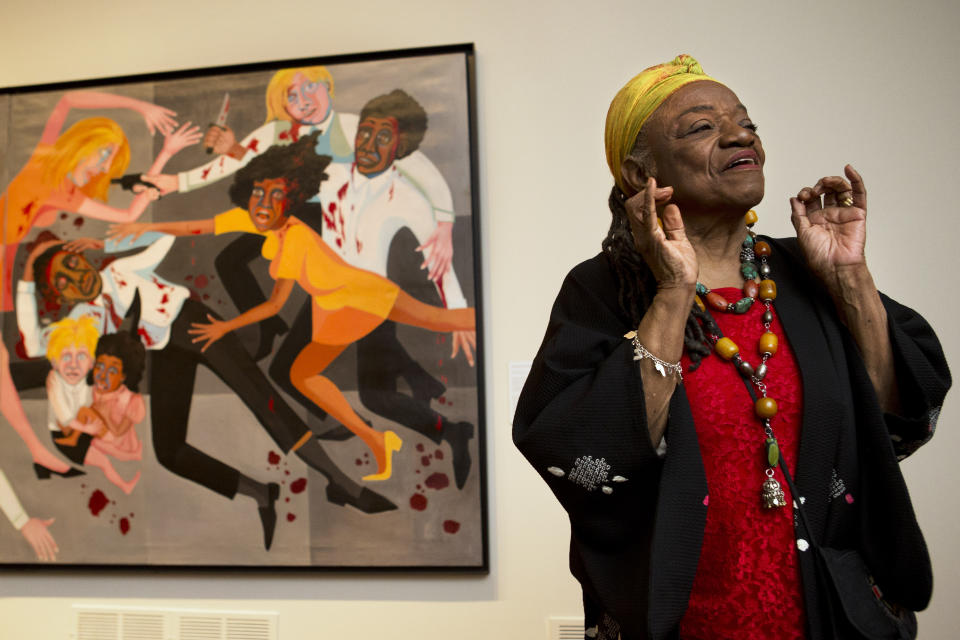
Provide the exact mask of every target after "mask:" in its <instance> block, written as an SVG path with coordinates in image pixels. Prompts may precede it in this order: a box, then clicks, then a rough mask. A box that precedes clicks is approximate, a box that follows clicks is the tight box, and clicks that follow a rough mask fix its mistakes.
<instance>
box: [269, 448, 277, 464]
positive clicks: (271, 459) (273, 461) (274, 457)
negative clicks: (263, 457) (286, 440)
mask: <svg viewBox="0 0 960 640" xmlns="http://www.w3.org/2000/svg"><path fill="white" fill-rule="evenodd" d="M267 462H269V463H270V464H274V465H276V464H280V454H279V453H277V452H276V451H271V452H270V453H268V454H267Z"/></svg>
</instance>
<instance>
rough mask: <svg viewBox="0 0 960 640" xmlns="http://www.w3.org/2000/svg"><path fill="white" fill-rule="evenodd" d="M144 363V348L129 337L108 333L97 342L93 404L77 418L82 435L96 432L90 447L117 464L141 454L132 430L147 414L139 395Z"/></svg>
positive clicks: (135, 339)
mask: <svg viewBox="0 0 960 640" xmlns="http://www.w3.org/2000/svg"><path fill="white" fill-rule="evenodd" d="M145 363H146V350H145V349H144V348H143V344H141V342H140V341H139V340H138V339H137V338H134V337H133V336H132V335H130V334H129V333H126V332H120V333H111V334H109V335H105V336H103V337H101V338H100V340H99V342H97V360H96V363H95V364H94V366H93V404H92V405H90V406H89V407H83V408H82V409H80V411H79V412H78V414H77V417H78V419H79V420H80V421H81V422H83V423H85V427H86V428H85V429H84V430H85V431H87V432H88V433H89V432H92V431H94V430H96V432H97V437H96V438H95V439H94V441H93V445H92V446H93V447H94V448H96V449H98V450H100V451H101V452H103V453H105V454H106V455H109V456H113V457H114V458H116V459H117V460H140V459H141V457H142V454H143V443H141V442H140V438H139V437H138V436H137V432H136V429H134V426H135V425H137V424H139V423H140V422H143V418H144V417H145V416H146V414H147V410H146V406H145V405H144V403H143V396H142V395H140V393H139V384H140V379H141V378H142V377H143V368H144V364H145Z"/></svg>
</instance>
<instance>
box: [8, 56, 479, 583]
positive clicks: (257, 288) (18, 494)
mask: <svg viewBox="0 0 960 640" xmlns="http://www.w3.org/2000/svg"><path fill="white" fill-rule="evenodd" d="M475 138H476V133H475V119H474V76H473V47H472V45H455V46H446V47H433V48H426V49H417V50H404V51H392V52H386V53H368V54H360V55H344V56H333V57H326V58H317V59H303V60H285V61H280V62H270V63H262V64H255V65H243V66H236V67H226V68H216V69H200V70H192V71H180V72H175V73H162V74H153V75H149V76H137V77H123V78H111V79H102V80H90V81H83V82H73V83H67V84H58V85H45V86H29V87H10V88H6V89H0V149H2V152H0V186H2V189H3V191H2V194H0V208H2V215H3V220H2V233H3V253H2V263H0V265H2V272H3V280H2V284H0V299H2V303H3V310H2V311H3V313H2V336H3V340H2V358H0V360H2V362H0V409H2V417H0V507H2V510H3V512H4V514H5V516H6V517H5V518H2V519H0V563H2V564H7V565H22V566H46V565H49V564H54V565H61V566H62V565H84V566H88V565H97V566H128V567H129V566H144V565H148V566H162V567H193V568H196V567H214V568H215V567H230V568H234V567H269V568H277V567H290V568H296V567H300V568H328V569H448V570H460V571H469V570H476V571H485V570H487V568H488V560H487V524H486V523H487V516H486V490H485V478H484V444H483V443H484V399H483V357H482V353H483V351H482V346H483V343H482V339H481V331H480V318H481V315H482V314H481V313H480V291H481V287H480V280H479V278H480V261H479V246H480V245H479V242H478V238H479V226H478V224H479V210H478V199H477V161H476V143H475ZM8 521H9V522H8Z"/></svg>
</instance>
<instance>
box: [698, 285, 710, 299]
mask: <svg viewBox="0 0 960 640" xmlns="http://www.w3.org/2000/svg"><path fill="white" fill-rule="evenodd" d="M709 292H710V290H709V289H707V288H706V287H705V286H704V285H702V284H700V283H699V282H698V283H697V295H699V296H705V295H707V294H708V293H709Z"/></svg>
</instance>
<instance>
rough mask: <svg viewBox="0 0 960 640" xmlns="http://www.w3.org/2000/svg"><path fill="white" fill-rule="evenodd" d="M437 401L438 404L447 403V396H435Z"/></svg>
mask: <svg viewBox="0 0 960 640" xmlns="http://www.w3.org/2000/svg"><path fill="white" fill-rule="evenodd" d="M437 402H439V403H440V404H447V397H446V396H440V397H439V398H437Z"/></svg>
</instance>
